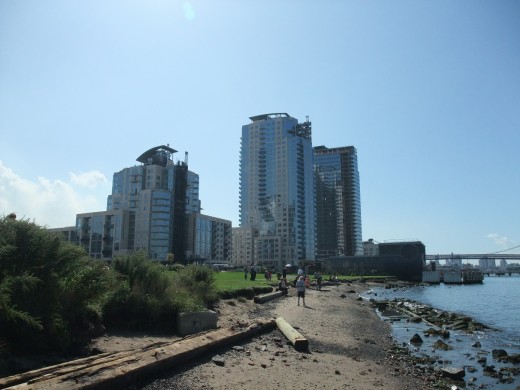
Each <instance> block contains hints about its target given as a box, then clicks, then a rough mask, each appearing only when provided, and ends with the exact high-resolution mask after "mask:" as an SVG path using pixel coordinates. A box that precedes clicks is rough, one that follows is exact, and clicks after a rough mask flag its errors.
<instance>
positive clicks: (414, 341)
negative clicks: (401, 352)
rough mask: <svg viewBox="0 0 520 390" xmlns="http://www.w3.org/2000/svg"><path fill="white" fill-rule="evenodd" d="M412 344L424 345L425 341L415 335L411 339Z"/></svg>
mask: <svg viewBox="0 0 520 390" xmlns="http://www.w3.org/2000/svg"><path fill="white" fill-rule="evenodd" d="M410 342H411V343H412V344H422V343H423V339H422V338H421V336H419V335H418V334H417V333H416V334H414V335H413V336H412V338H411V339H410Z"/></svg>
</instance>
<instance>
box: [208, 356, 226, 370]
mask: <svg viewBox="0 0 520 390" xmlns="http://www.w3.org/2000/svg"><path fill="white" fill-rule="evenodd" d="M211 361H212V362H213V363H215V364H216V365H217V366H221V367H222V366H224V365H225V364H226V361H225V360H224V358H223V357H222V356H220V355H216V356H213V358H212V359H211Z"/></svg>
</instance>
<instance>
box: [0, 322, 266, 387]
mask: <svg viewBox="0 0 520 390" xmlns="http://www.w3.org/2000/svg"><path fill="white" fill-rule="evenodd" d="M274 327H275V320H273V319H269V320H257V321H256V322H255V323H253V324H252V325H250V326H248V327H243V328H238V327H230V328H221V329H217V330H212V331H208V332H205V333H201V334H198V335H194V336H189V337H185V338H183V339H180V340H177V341H174V342H171V343H155V344H153V345H151V346H149V347H145V348H141V349H138V350H132V351H124V352H119V353H114V354H103V356H99V355H98V357H99V358H97V357H96V356H94V357H89V358H85V359H79V360H76V361H73V362H69V363H65V364H59V365H56V366H52V367H47V368H45V369H40V370H35V371H36V372H28V373H25V374H21V375H16V376H13V377H7V378H3V379H2V383H1V384H0V388H7V389H23V390H32V389H34V390H42V389H53V390H55V389H56V390H61V389H64V390H65V389H96V390H97V389H113V388H121V387H125V386H129V385H131V384H132V383H135V382H136V381H139V380H142V379H144V378H146V377H149V376H151V375H154V374H157V373H158V372H161V371H163V370H167V369H171V368H173V367H175V365H178V364H181V363H185V362H187V361H189V360H190V359H193V358H195V357H199V356H201V355H203V354H204V353H208V352H209V351H211V350H213V349H216V348H220V347H223V346H226V345H229V344H232V343H236V342H238V341H241V340H243V339H246V338H248V337H251V336H253V335H256V334H258V333H261V332H264V331H267V330H272V329H273V328H274ZM21 381H23V382H21ZM2 384H3V386H2ZM6 386H11V387H6Z"/></svg>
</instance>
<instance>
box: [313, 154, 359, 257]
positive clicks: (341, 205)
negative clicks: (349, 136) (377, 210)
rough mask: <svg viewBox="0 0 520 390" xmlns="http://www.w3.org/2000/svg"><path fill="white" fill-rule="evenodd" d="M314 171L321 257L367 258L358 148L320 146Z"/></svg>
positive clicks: (317, 227)
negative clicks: (364, 243)
mask: <svg viewBox="0 0 520 390" xmlns="http://www.w3.org/2000/svg"><path fill="white" fill-rule="evenodd" d="M314 171H315V177H316V230H317V244H316V247H317V248H316V255H317V257H318V258H327V257H331V256H341V255H344V256H361V255H363V241H362V237H361V198H360V191H359V172H358V164H357V151H356V148H355V147H353V146H346V147H338V148H326V147H325V146H316V147H315V148H314Z"/></svg>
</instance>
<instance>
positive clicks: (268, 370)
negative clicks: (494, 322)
mask: <svg viewBox="0 0 520 390" xmlns="http://www.w3.org/2000/svg"><path fill="white" fill-rule="evenodd" d="M365 289H367V286H366V285H364V284H340V285H339V286H325V287H324V288H323V291H317V290H315V289H307V295H306V304H307V307H303V306H297V298H296V296H295V294H296V293H295V289H294V288H292V289H290V290H289V296H288V297H285V298H279V299H276V300H274V301H271V302H268V303H264V304H255V303H253V302H252V301H244V300H236V299H233V300H224V301H221V302H220V303H219V305H218V307H217V308H216V310H217V311H218V312H219V326H230V325H233V324H234V323H236V322H237V321H238V322H251V321H253V320H254V319H255V318H266V317H267V318H270V317H283V318H284V319H285V320H286V321H287V322H289V323H290V324H291V325H292V326H293V327H294V328H295V329H296V330H298V331H299V332H300V333H301V334H302V335H303V336H304V337H305V338H307V340H308V341H309V349H308V351H306V352H298V351H296V350H295V349H294V348H293V347H292V345H290V344H289V343H288V342H287V339H286V338H285V336H284V335H283V334H282V333H281V332H280V331H279V330H275V331H273V332H271V333H268V334H263V335H261V336H259V337H256V338H254V339H252V340H249V341H248V342H245V343H243V344H240V345H235V346H231V347H229V348H227V349H225V350H221V351H216V352H213V353H211V354H208V356H206V357H204V358H201V359H198V360H196V361H191V362H187V363H186V364H185V365H183V366H181V367H177V368H176V369H172V370H171V371H170V372H165V373H164V377H163V378H160V379H156V380H154V381H153V382H149V383H136V384H135V385H134V386H132V389H141V388H144V389H147V390H152V389H207V390H209V389H245V388H247V389H248V390H257V389H258V390H260V389H262V390H264V389H278V388H282V389H288V390H289V389H298V390H300V389H302V388H304V389H322V388H323V389H374V388H381V389H414V390H415V389H430V388H434V385H433V383H434V380H435V379H434V378H430V377H427V376H426V377H421V375H420V371H417V369H415V368H413V367H412V366H410V365H409V364H407V363H406V361H405V360H403V359H402V358H400V357H397V356H396V355H395V353H394V352H393V351H394V349H393V342H392V338H391V330H390V327H389V325H388V324H386V323H384V322H383V321H381V320H380V319H379V317H378V316H377V315H376V314H375V312H374V309H373V308H372V307H371V306H370V304H369V303H368V302H366V301H361V300H358V295H357V292H360V291H363V290H365ZM163 340H166V339H164V338H160V337H159V338H158V337H152V336H146V337H142V338H120V337H115V336H106V337H104V338H101V339H99V340H98V341H97V342H96V345H95V346H96V348H98V349H100V350H102V351H111V350H112V351H113V350H120V349H123V348H126V347H139V346H141V345H140V344H142V343H144V344H145V343H149V342H154V341H163ZM169 340H171V338H170V339H169Z"/></svg>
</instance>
